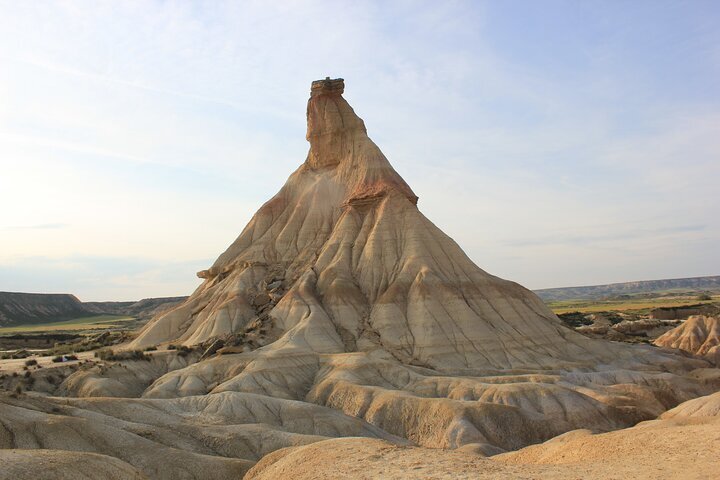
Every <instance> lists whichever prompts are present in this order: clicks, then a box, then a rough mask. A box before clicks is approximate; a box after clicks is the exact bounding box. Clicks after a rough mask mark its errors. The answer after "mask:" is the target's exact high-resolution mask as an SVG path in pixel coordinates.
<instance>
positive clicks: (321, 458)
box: [0, 79, 720, 479]
mask: <svg viewBox="0 0 720 480" xmlns="http://www.w3.org/2000/svg"><path fill="white" fill-rule="evenodd" d="M343 91H344V82H343V80H342V79H336V80H330V79H326V80H320V81H316V82H313V84H312V88H311V96H310V99H309V101H308V106H307V140H308V141H309V143H310V151H309V153H308V155H307V158H306V160H305V162H304V163H303V164H302V165H301V166H300V167H299V168H298V169H297V170H296V171H295V172H294V173H292V174H291V175H290V178H289V179H288V181H287V183H286V184H285V185H284V186H283V187H282V189H281V190H280V191H279V192H278V193H277V194H276V195H275V196H274V197H272V198H271V199H270V200H269V201H268V202H267V203H265V204H264V205H263V206H262V207H261V208H260V210H259V211H258V212H257V213H256V214H255V216H254V217H253V218H252V220H251V221H250V223H249V224H248V225H247V226H246V227H245V229H244V230H243V231H242V233H241V234H240V236H239V237H238V238H237V239H236V240H235V241H234V242H233V243H232V244H231V245H230V246H229V247H228V249H227V250H226V251H225V252H224V253H222V254H221V255H220V256H219V257H218V259H217V260H216V261H215V263H214V264H213V265H212V266H210V267H209V268H208V269H207V270H203V271H202V272H199V273H198V275H199V276H200V277H201V278H203V279H204V281H203V283H202V285H200V286H199V287H198V289H197V290H196V291H195V292H194V293H193V294H192V295H191V296H190V297H189V298H188V299H187V301H185V302H184V303H182V304H181V305H179V306H177V307H175V308H174V309H172V310H170V311H168V312H166V313H162V314H160V315H158V316H156V317H155V318H153V319H152V320H151V321H150V322H149V323H148V324H147V325H146V326H145V327H144V328H143V329H142V330H141V331H140V332H139V333H138V335H137V337H136V338H135V339H134V340H133V341H132V342H131V343H130V344H128V345H126V346H125V348H126V349H144V348H147V347H154V346H159V347H160V349H159V350H158V351H157V352H153V354H152V355H151V356H150V360H149V361H142V360H125V361H115V362H107V363H106V364H104V365H97V366H94V367H92V368H86V369H82V370H78V371H76V372H74V373H72V374H71V375H69V376H68V377H67V378H65V379H64V380H63V381H62V382H60V383H59V384H57V385H56V383H54V382H50V381H49V380H48V381H47V382H46V381H45V380H44V379H43V378H39V380H38V382H37V385H38V387H37V389H36V390H40V391H44V392H45V394H39V393H32V392H28V393H27V394H22V395H19V396H17V395H15V396H9V395H5V396H2V397H0V420H1V421H0V448H1V449H0V461H2V465H4V466H3V467H0V478H13V479H17V478H34V479H37V478H76V476H78V475H86V476H89V477H93V475H94V474H93V473H92V472H93V471H94V472H95V473H96V474H95V477H97V475H101V476H102V477H103V478H146V477H147V478H160V479H165V478H167V479H171V478H172V479H177V478H191V479H192V478H195V479H225V478H242V477H243V475H246V474H247V478H256V479H260V478H262V479H271V478H272V479H274V478H307V479H310V478H315V479H319V478H338V477H345V478H513V477H521V478H581V477H588V476H589V477H594V478H680V477H684V478H710V477H711V476H712V474H714V473H716V472H717V469H718V467H720V463H719V459H718V456H717V445H718V440H719V439H720V438H719V435H720V428H719V427H720V423H718V418H720V417H719V416H718V411H719V409H718V403H719V400H720V398H718V396H717V394H714V395H713V393H714V392H716V391H717V390H718V389H720V370H718V369H716V368H714V367H713V365H712V364H711V363H710V362H709V361H708V360H707V359H703V358H701V357H697V356H692V355H689V354H680V353H678V351H677V350H673V349H660V348H656V347H652V346H648V345H627V344H619V343H614V342H609V341H606V340H602V339H591V338H587V337H585V336H582V335H580V334H578V333H576V332H574V331H572V330H570V329H568V328H566V327H564V326H563V325H562V324H561V322H560V321H559V320H558V319H557V317H556V316H555V315H554V314H553V313H552V312H551V311H550V310H548V308H547V307H546V306H545V305H544V304H543V302H542V301H540V299H539V298H538V297H537V296H536V295H535V294H533V293H532V292H530V291H529V290H527V289H525V288H523V287H522V286H520V285H518V284H516V283H513V282H510V281H507V280H503V279H501V278H498V277H495V276H493V275H491V274H489V273H486V272H485V271H483V270H481V269H480V268H479V267H478V266H476V265H475V264H474V263H473V262H472V261H471V260H470V259H469V258H468V257H467V255H465V253H464V252H463V251H462V249H461V248H460V247H459V246H458V245H457V244H456V243H455V242H454V241H453V240H452V239H451V238H449V237H448V236H447V235H445V234H444V233H443V232H442V231H441V230H440V229H438V228H437V227H436V226H435V225H434V224H433V223H432V222H430V220H428V219H427V218H425V216H424V215H423V214H422V213H421V212H420V210H419V209H418V206H417V203H418V197H417V196H416V195H415V193H414V192H413V191H412V189H411V188H410V186H408V185H407V184H406V183H405V181H404V180H403V179H402V178H401V177H400V176H399V175H398V173H397V172H395V170H394V169H393V168H392V166H391V165H390V163H389V162H388V160H387V159H386V158H385V156H384V155H383V153H382V152H381V151H380V149H379V148H378V147H377V146H376V145H375V144H374V143H373V142H372V141H371V140H370V138H369V137H368V135H367V131H366V128H365V125H364V123H363V121H362V120H361V119H360V118H359V117H358V116H357V115H356V114H355V112H354V111H353V109H352V108H351V107H350V105H349V104H348V103H347V101H346V100H345V99H344V98H343ZM170 344H172V345H176V346H178V345H184V346H187V347H193V348H194V349H195V351H193V352H191V353H189V354H188V353H187V352H180V351H178V350H167V349H165V348H163V347H166V346H168V345H170ZM202 352H205V353H204V354H202V355H201V353H202ZM47 370H50V369H44V371H47ZM40 377H41V376H40ZM683 402H686V403H683ZM680 404H681V405H680ZM678 405H679V406H678ZM676 406H678V407H677V408H676V409H675V410H671V411H670V412H668V410H669V409H671V408H673V407H676ZM672 412H675V413H672ZM661 415H664V416H663V417H662V418H659V417H660V416H661ZM639 422H642V423H639ZM638 423H639V424H638ZM636 424H637V425H636ZM567 432H569V433H567ZM603 432H606V433H603ZM344 437H352V438H344ZM543 442H546V443H543ZM32 449H43V450H42V452H40V451H38V450H32ZM713 452H715V454H713ZM110 457H112V458H110ZM8 465H12V467H8ZM47 465H53V466H54V467H53V468H54V470H53V469H50V470H48V469H47ZM43 466H44V467H43ZM96 466H97V468H101V467H102V468H103V469H104V470H103V473H102V474H100V473H98V472H100V470H96ZM100 466H101V467H100ZM48 471H49V472H51V474H48V473H47V472H48ZM88 472H91V473H88ZM43 475H46V476H45V477H43ZM47 475H50V476H47Z"/></svg>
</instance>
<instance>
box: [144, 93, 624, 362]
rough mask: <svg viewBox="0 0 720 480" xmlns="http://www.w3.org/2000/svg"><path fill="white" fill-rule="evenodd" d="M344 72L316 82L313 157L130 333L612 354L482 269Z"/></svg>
mask: <svg viewBox="0 0 720 480" xmlns="http://www.w3.org/2000/svg"><path fill="white" fill-rule="evenodd" d="M342 91H343V83H342V80H327V81H320V82H315V83H314V84H313V90H312V96H311V98H310V100H309V102H308V109H307V117H308V130H307V138H308V140H309V142H310V151H309V153H308V156H307V159H306V161H305V163H304V164H303V165H302V166H301V167H300V168H299V169H298V170H297V171H296V172H295V173H293V174H292V175H291V176H290V178H289V179H288V181H287V183H286V184H285V186H284V187H283V188H282V189H281V190H280V192H279V193H278V194H277V195H275V196H274V197H273V198H272V199H271V200H270V201H268V202H267V203H266V204H265V205H263V207H262V208H261V209H260V210H259V211H258V212H257V213H256V214H255V216H254V217H253V218H252V220H251V221H250V223H249V224H248V225H247V227H246V228H245V229H244V231H243V232H242V233H241V234H240V236H239V237H238V238H237V240H235V242H234V243H233V244H232V245H231V246H230V247H229V248H228V249H227V250H226V251H225V252H224V253H223V254H222V255H220V257H219V258H218V259H217V261H216V262H215V263H214V264H213V266H212V267H211V268H209V269H208V270H205V271H203V272H200V274H199V275H200V276H201V277H203V278H205V282H204V283H203V284H202V285H201V286H200V287H199V288H198V289H197V291H196V292H195V293H194V294H193V295H192V296H191V297H190V299H189V300H188V301H187V302H185V303H184V304H183V305H182V306H180V307H179V308H176V309H174V310H173V311H171V312H169V313H167V314H165V315H161V316H159V317H157V318H156V319H154V320H153V321H152V322H151V323H150V324H148V325H147V327H146V328H145V329H144V330H143V331H142V332H141V334H140V335H139V337H138V338H137V339H136V340H135V342H134V343H133V345H132V346H133V347H134V348H142V347H146V346H150V345H155V344H159V343H163V342H170V341H173V342H175V341H178V342H181V343H183V344H186V345H195V344H199V343H203V342H208V341H210V340H213V339H216V338H223V337H226V336H228V335H234V334H243V333H246V334H247V333H254V332H253V331H254V330H261V335H259V337H258V338H256V339H255V341H256V344H253V343H250V344H249V345H247V346H246V348H253V347H256V346H258V345H264V344H266V343H271V342H272V341H275V343H274V344H273V345H272V348H273V349H276V350H277V349H281V348H285V349H292V348H301V349H305V350H308V351H311V352H315V353H318V354H330V353H344V352H353V351H372V350H376V349H383V350H385V351H387V352H389V353H390V354H392V355H393V356H394V357H395V358H396V359H398V360H399V361H401V362H402V363H405V364H414V365H418V366H425V367H430V368H433V369H438V370H441V371H458V370H461V369H473V370H477V369H486V370H500V369H502V370H504V369H519V368H538V367H555V366H558V365H559V364H560V363H564V364H576V363H577V362H578V361H581V362H585V363H587V362H592V363H596V362H597V361H598V360H600V361H605V360H610V359H613V358H616V357H617V355H619V354H621V353H618V352H617V351H615V350H616V349H613V348H608V347H607V346H601V345H599V344H597V343H594V342H588V341H587V340H586V339H585V338H583V337H582V336H580V335H577V334H574V333H573V332H570V331H569V330H567V329H565V328H563V327H562V326H561V324H560V322H559V321H558V319H557V318H556V317H555V316H554V315H553V314H552V312H550V311H549V310H548V309H547V307H546V306H545V305H544V304H543V303H542V302H541V301H540V300H539V299H538V297H537V296H536V295H534V294H533V293H532V292H530V291H528V290H527V289H525V288H523V287H521V286H520V285H517V284H516V283H513V282H509V281H506V280H502V279H500V278H497V277H495V276H492V275H490V274H488V273H486V272H484V271H483V270H481V269H480V268H478V267H477V266H476V265H475V264H474V263H473V262H472V261H471V260H470V259H469V258H468V257H467V256H466V255H465V254H464V252H463V251H462V250H461V249H460V247H459V246H458V245H457V244H456V243H455V242H453V241H452V240H451V239H450V238H449V237H447V236H446V235H445V234H444V233H443V232H441V231H440V230H439V229H438V228H437V227H436V226H435V225H433V224H432V223H431V222H430V221H429V220H428V219H427V218H425V217H424V216H423V215H422V213H420V211H419V210H418V208H417V206H416V202H417V197H416V196H415V194H414V193H413V191H412V190H411V189H410V187H409V186H408V185H407V184H406V183H405V182H404V181H403V179H402V178H401V177H400V176H399V175H398V174H397V173H396V172H395V170H393V168H392V167H391V166H390V164H389V162H388V161H387V159H386V158H385V156H384V155H383V154H382V152H381V151H380V150H379V149H378V147H377V146H376V145H375V144H374V143H373V142H372V141H371V140H370V139H369V138H368V136H367V133H366V129H365V125H364V123H363V121H362V120H361V119H360V118H359V117H357V115H355V113H354V111H353V109H352V108H351V107H350V105H349V104H348V103H347V102H346V101H345V99H344V98H343V97H342V95H341V94H342Z"/></svg>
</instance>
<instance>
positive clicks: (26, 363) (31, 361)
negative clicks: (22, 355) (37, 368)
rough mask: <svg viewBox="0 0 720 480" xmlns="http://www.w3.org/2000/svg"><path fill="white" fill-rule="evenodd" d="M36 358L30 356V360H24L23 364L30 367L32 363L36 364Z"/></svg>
mask: <svg viewBox="0 0 720 480" xmlns="http://www.w3.org/2000/svg"><path fill="white" fill-rule="evenodd" d="M37 364H38V363H37V360H35V359H34V358H31V359H30V360H25V366H26V367H32V366H33V365H37Z"/></svg>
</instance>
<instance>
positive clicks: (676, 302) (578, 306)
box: [547, 295, 720, 314]
mask: <svg viewBox="0 0 720 480" xmlns="http://www.w3.org/2000/svg"><path fill="white" fill-rule="evenodd" d="M719 300H720V295H713V297H712V300H698V299H697V297H696V296H660V297H656V298H622V299H617V300H615V299H613V300H561V301H555V302H548V303H547V305H548V307H550V309H551V310H552V311H553V312H554V313H555V314H561V313H569V312H581V313H594V312H604V311H609V310H612V311H633V312H636V313H649V312H650V310H652V309H653V308H659V307H680V306H683V305H697V304H700V303H713V302H717V301H719Z"/></svg>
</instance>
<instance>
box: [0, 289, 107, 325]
mask: <svg viewBox="0 0 720 480" xmlns="http://www.w3.org/2000/svg"><path fill="white" fill-rule="evenodd" d="M90 315H94V314H93V313H92V312H90V311H89V310H88V309H86V308H85V307H84V306H83V304H82V302H81V301H80V300H78V299H77V297H76V296H75V295H70V294H68V293H15V292H0V326H12V325H23V324H37V323H45V322H52V321H62V320H70V319H72V318H78V317H84V316H90Z"/></svg>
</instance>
